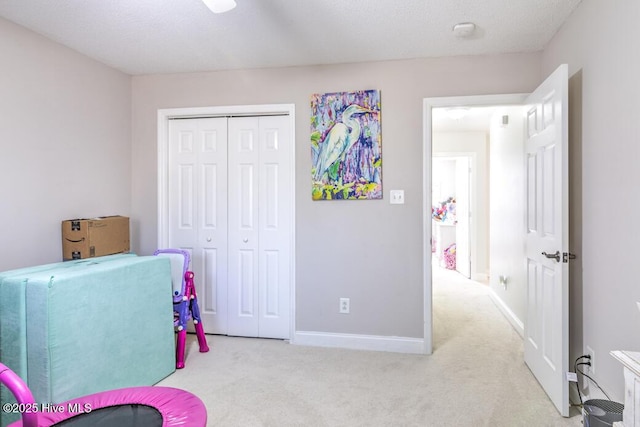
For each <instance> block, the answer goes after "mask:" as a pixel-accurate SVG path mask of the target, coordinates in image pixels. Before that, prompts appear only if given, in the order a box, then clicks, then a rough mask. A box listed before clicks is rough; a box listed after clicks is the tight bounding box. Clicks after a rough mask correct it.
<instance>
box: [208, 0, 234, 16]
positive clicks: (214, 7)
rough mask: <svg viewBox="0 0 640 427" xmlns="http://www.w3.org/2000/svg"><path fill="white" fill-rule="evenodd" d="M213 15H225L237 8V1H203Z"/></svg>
mask: <svg viewBox="0 0 640 427" xmlns="http://www.w3.org/2000/svg"><path fill="white" fill-rule="evenodd" d="M202 2H203V3H204V4H205V5H206V6H207V7H208V8H209V10H211V12H213V13H225V12H228V11H230V10H231V9H233V8H234V7H236V2H235V0H202Z"/></svg>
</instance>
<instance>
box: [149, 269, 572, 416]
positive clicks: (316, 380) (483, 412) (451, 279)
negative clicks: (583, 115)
mask: <svg viewBox="0 0 640 427" xmlns="http://www.w3.org/2000/svg"><path fill="white" fill-rule="evenodd" d="M434 278H435V280H434V292H433V296H434V302H433V307H434V353H433V354H432V355H430V356H422V355H407V354H397V353H385V352H371V351H359V350H345V349H332V348H321V347H305V346H296V345H290V344H288V343H286V342H284V341H279V340H265V339H253V338H235V337H225V336H211V335H208V336H207V338H208V341H209V346H210V348H211V351H210V352H209V353H199V352H198V347H197V343H196V341H195V338H194V336H191V335H190V336H189V341H188V345H187V359H186V367H185V368H184V369H182V370H179V371H176V372H175V373H174V374H172V375H171V376H169V377H168V378H166V379H165V380H163V381H162V382H161V383H160V384H158V385H164V386H171V387H178V388H182V389H186V390H189V391H191V392H193V393H194V394H196V395H197V396H199V397H200V398H201V399H202V400H203V401H204V403H205V405H206V407H207V411H208V420H209V422H208V425H209V426H274V427H275V426H278V427H280V426H474V427H475V426H505V427H510V426H527V427H528V426H532V427H533V426H536V427H537V426H550V427H551V426H580V425H581V417H580V415H579V412H578V410H577V409H572V417H570V418H563V417H561V416H560V415H559V414H558V412H557V411H556V409H555V408H554V406H553V404H552V403H551V402H550V401H549V399H548V398H547V396H546V395H545V393H544V392H543V390H542V389H541V388H540V386H539V385H538V383H537V382H536V380H535V378H534V377H533V376H532V375H531V373H530V372H529V370H528V369H527V367H526V365H525V364H524V362H523V354H522V351H523V350H522V339H521V338H520V336H519V335H518V334H517V333H516V332H515V331H514V330H513V329H512V327H511V326H510V325H509V323H508V322H507V320H506V319H505V318H504V317H503V316H502V314H501V313H500V312H499V311H498V309H497V308H496V307H495V305H494V304H493V302H492V301H491V299H490V297H489V295H488V290H487V288H486V286H484V285H481V284H478V283H475V282H471V281H468V280H466V279H464V278H463V277H462V276H460V275H459V274H457V273H455V272H452V271H447V270H439V271H436V272H434Z"/></svg>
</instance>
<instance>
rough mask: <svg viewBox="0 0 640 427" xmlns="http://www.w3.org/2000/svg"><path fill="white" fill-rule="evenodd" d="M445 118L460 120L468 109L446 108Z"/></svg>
mask: <svg viewBox="0 0 640 427" xmlns="http://www.w3.org/2000/svg"><path fill="white" fill-rule="evenodd" d="M446 111H447V117H449V118H450V119H451V120H460V119H461V118H463V117H465V116H466V115H467V114H468V113H469V108H467V107H453V108H447V110H446Z"/></svg>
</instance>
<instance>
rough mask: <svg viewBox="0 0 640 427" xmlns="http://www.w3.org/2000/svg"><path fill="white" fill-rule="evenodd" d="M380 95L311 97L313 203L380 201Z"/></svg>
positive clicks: (357, 93) (364, 92)
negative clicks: (321, 201)
mask: <svg viewBox="0 0 640 427" xmlns="http://www.w3.org/2000/svg"><path fill="white" fill-rule="evenodd" d="M381 150H382V134H381V131H380V91H379V90H362V91H355V92H336V93H323V94H315V95H312V96H311V177H312V183H313V184H312V189H311V197H312V199H313V200H336V199H339V200H345V199H354V200H355V199H381V198H382V177H381V175H382V152H381Z"/></svg>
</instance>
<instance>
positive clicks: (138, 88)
mask: <svg viewBox="0 0 640 427" xmlns="http://www.w3.org/2000/svg"><path fill="white" fill-rule="evenodd" d="M540 81H541V79H540V55H539V54H522V55H499V56H474V57H457V58H437V59H423V60H410V61H393V62H379V63H368V64H351V65H334V66H315V67H294V68H282V69H263V70H244V71H228V72H211V73H197V74H174V75H161V76H160V75H154V76H138V77H134V78H133V215H134V217H135V218H137V219H138V221H139V224H140V227H139V230H138V233H139V234H137V235H136V236H134V242H135V245H136V246H137V247H136V250H137V251H138V252H140V253H150V252H152V251H153V250H154V249H155V248H156V228H157V220H156V203H157V197H156V185H157V179H156V162H157V156H156V150H157V148H156V144H157V135H156V126H157V110H158V109H159V108H175V107H199V106H224V105H241V104H275V103H293V104H295V106H296V135H295V139H296V142H295V143H296V159H295V160H296V173H295V176H296V307H297V317H296V321H297V330H300V331H316V332H336V333H352V334H365V335H376V336H401V337H418V338H422V336H423V301H424V299H423V291H422V289H423V281H422V280H423V271H422V265H423V256H424V254H423V250H422V176H423V175H422V144H423V135H422V129H423V117H422V116H423V111H422V102H423V99H424V98H426V97H436V96H457V95H482V94H501V93H521V92H529V91H531V90H532V89H534V88H535V87H536V86H537V85H538V83H539V82H540ZM360 89H379V90H380V91H381V97H382V153H383V154H382V161H383V166H382V168H383V170H382V179H383V189H384V197H385V198H384V200H380V201H332V202H330V201H324V202H313V201H312V200H311V195H310V171H311V153H310V146H309V144H310V142H309V134H310V132H309V117H310V106H309V102H310V96H311V94H313V93H318V92H320V93H322V92H334V91H349V90H360ZM391 189H404V190H405V199H406V204H404V205H390V204H389V199H388V193H389V190H391ZM339 297H349V298H351V314H350V315H348V316H345V315H340V314H338V298H339Z"/></svg>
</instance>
